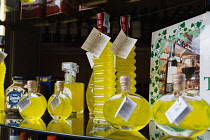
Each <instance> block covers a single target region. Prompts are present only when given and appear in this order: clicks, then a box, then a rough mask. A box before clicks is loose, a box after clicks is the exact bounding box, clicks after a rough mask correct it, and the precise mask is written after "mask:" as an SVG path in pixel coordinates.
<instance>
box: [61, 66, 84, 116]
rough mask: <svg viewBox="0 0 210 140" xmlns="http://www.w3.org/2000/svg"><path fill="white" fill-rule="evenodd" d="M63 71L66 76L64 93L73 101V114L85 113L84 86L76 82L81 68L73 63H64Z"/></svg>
mask: <svg viewBox="0 0 210 140" xmlns="http://www.w3.org/2000/svg"><path fill="white" fill-rule="evenodd" d="M62 71H64V72H65V75H64V79H65V82H64V93H65V94H67V95H68V96H69V97H70V98H71V101H72V114H71V116H76V115H78V114H82V113H83V111H84V104H85V103H84V100H85V99H84V84H83V83H80V82H76V74H77V73H78V72H79V66H78V65H77V63H73V62H63V63H62Z"/></svg>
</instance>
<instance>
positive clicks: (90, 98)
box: [86, 72, 94, 117]
mask: <svg viewBox="0 0 210 140" xmlns="http://www.w3.org/2000/svg"><path fill="white" fill-rule="evenodd" d="M93 80H94V77H93V72H92V74H91V77H90V80H89V83H88V87H87V90H86V102H87V106H88V110H89V116H91V117H93V116H94V113H93V111H94V83H93Z"/></svg>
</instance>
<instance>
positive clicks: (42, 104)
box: [18, 93, 47, 119]
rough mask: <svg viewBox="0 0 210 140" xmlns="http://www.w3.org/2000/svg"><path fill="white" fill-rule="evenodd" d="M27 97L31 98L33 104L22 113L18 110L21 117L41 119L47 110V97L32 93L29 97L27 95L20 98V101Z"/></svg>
mask: <svg viewBox="0 0 210 140" xmlns="http://www.w3.org/2000/svg"><path fill="white" fill-rule="evenodd" d="M27 97H29V99H30V102H31V103H30V104H29V105H28V106H27V107H26V108H25V109H23V110H22V111H20V108H18V109H19V112H20V115H21V116H22V117H23V118H24V119H39V118H41V117H42V115H43V114H44V112H45V110H46V108H47V101H46V99H45V97H44V96H43V95H42V94H40V93H35V94H34V93H31V94H29V95H28V93H26V94H24V95H23V96H22V97H21V98H20V101H21V100H23V99H24V98H27Z"/></svg>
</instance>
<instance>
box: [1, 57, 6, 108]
mask: <svg viewBox="0 0 210 140" xmlns="http://www.w3.org/2000/svg"><path fill="white" fill-rule="evenodd" d="M5 74H6V65H5V63H4V61H3V62H1V63H0V110H4V79H5Z"/></svg>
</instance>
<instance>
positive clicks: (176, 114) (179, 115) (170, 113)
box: [165, 97, 193, 126]
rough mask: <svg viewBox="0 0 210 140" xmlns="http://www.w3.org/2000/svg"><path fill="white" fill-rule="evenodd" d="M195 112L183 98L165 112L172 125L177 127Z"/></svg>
mask: <svg viewBox="0 0 210 140" xmlns="http://www.w3.org/2000/svg"><path fill="white" fill-rule="evenodd" d="M192 110H193V108H192V107H191V106H190V105H189V104H188V103H187V102H186V101H185V100H184V99H183V98H182V97H179V99H178V100H176V102H175V103H174V104H173V105H172V106H171V107H170V108H169V109H168V110H167V111H166V112H165V115H166V117H167V118H168V120H169V122H170V123H175V124H176V125H177V126H178V125H179V124H180V122H181V121H182V120H183V119H184V118H185V117H186V116H187V115H188V114H189V113H190V112H191V111H192Z"/></svg>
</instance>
